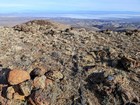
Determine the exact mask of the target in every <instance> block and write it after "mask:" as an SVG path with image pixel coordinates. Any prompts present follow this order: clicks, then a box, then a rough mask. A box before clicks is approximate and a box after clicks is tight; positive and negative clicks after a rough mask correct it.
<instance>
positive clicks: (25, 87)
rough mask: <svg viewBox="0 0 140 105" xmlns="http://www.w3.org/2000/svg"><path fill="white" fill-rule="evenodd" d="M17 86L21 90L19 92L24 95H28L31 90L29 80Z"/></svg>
mask: <svg viewBox="0 0 140 105" xmlns="http://www.w3.org/2000/svg"><path fill="white" fill-rule="evenodd" d="M19 88H20V90H21V92H22V93H23V94H24V96H29V95H30V94H31V91H32V88H33V86H32V82H31V81H30V80H29V81H25V82H23V83H21V84H19Z"/></svg>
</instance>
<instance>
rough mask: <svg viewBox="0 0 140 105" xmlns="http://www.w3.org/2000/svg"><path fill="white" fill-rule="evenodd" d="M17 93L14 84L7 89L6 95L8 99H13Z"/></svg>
mask: <svg viewBox="0 0 140 105" xmlns="http://www.w3.org/2000/svg"><path fill="white" fill-rule="evenodd" d="M14 93H15V90H14V88H13V87H12V86H10V87H8V88H7V90H6V97H7V98H8V99H13V95H14Z"/></svg>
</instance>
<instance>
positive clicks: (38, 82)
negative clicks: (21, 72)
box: [33, 75, 46, 89]
mask: <svg viewBox="0 0 140 105" xmlns="http://www.w3.org/2000/svg"><path fill="white" fill-rule="evenodd" d="M45 81H46V76H44V75H43V76H41V77H36V78H35V79H34V81H33V85H34V87H35V88H37V89H40V88H41V89H44V88H45Z"/></svg>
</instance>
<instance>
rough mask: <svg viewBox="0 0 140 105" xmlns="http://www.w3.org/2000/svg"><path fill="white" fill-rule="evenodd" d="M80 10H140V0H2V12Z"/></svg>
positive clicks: (0, 9) (0, 4)
mask: <svg viewBox="0 0 140 105" xmlns="http://www.w3.org/2000/svg"><path fill="white" fill-rule="evenodd" d="M80 10H82V11H87V10H88V11H138V12H140V0H0V13H12V12H28V11H59V12H61V11H80Z"/></svg>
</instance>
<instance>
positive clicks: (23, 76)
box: [8, 69, 30, 85]
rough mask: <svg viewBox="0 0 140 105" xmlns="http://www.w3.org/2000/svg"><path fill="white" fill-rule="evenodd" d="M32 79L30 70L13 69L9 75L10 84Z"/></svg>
mask: <svg viewBox="0 0 140 105" xmlns="http://www.w3.org/2000/svg"><path fill="white" fill-rule="evenodd" d="M29 79H30V75H29V73H28V72H26V71H24V70H16V69H14V70H11V71H10V72H9V75H8V82H9V84H10V85H17V84H19V83H22V82H24V81H26V80H29Z"/></svg>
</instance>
